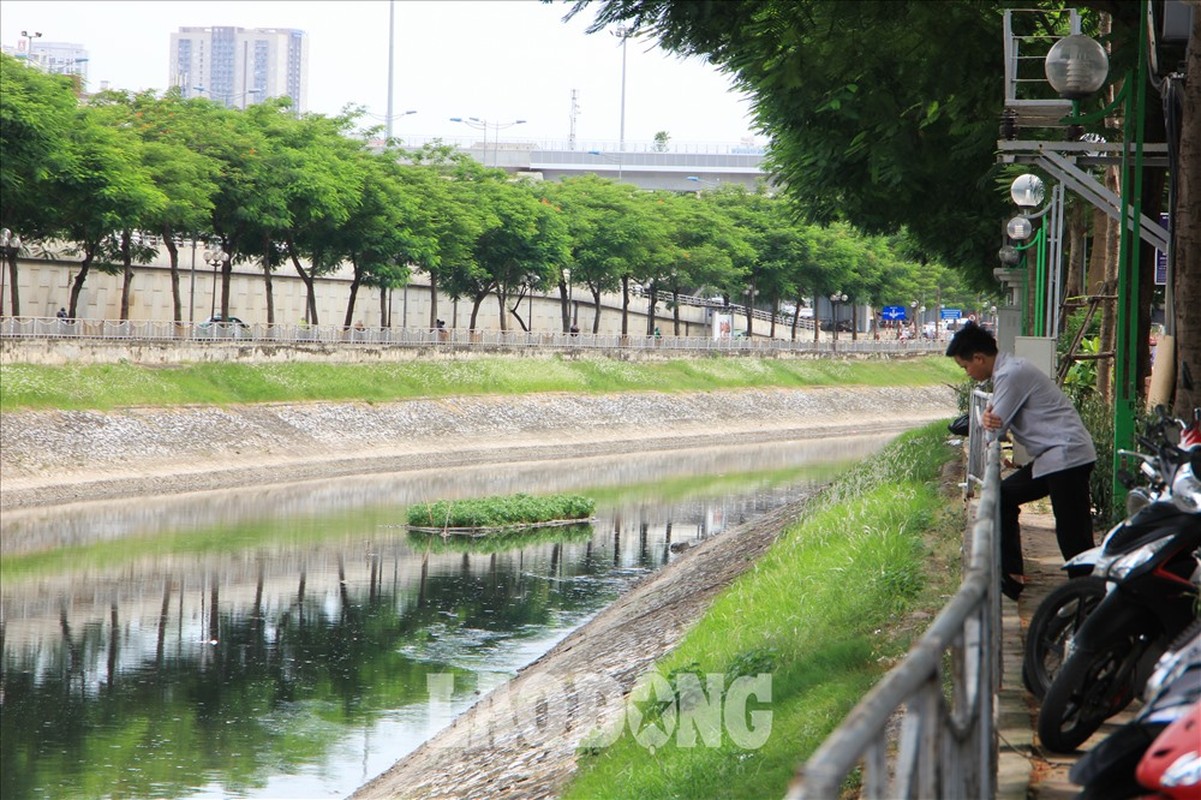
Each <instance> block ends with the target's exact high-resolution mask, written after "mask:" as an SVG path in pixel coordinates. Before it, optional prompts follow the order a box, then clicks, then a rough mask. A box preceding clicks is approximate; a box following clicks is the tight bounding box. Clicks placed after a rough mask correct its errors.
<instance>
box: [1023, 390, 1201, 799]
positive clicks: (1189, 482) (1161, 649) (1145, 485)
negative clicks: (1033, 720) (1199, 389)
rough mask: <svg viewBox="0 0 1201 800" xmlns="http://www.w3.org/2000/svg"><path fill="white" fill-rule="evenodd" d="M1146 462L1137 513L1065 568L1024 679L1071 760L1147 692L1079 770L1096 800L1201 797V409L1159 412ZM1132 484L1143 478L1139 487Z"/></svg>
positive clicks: (1040, 613)
mask: <svg viewBox="0 0 1201 800" xmlns="http://www.w3.org/2000/svg"><path fill="white" fill-rule="evenodd" d="M1139 444H1140V445H1141V446H1142V447H1143V448H1145V450H1146V451H1147V452H1133V451H1122V453H1123V455H1126V456H1128V457H1130V458H1134V459H1137V460H1138V461H1139V462H1140V466H1139V470H1140V474H1141V477H1142V481H1143V482H1142V485H1139V486H1131V489H1130V493H1129V495H1128V501H1127V512H1128V516H1127V517H1126V519H1124V520H1122V521H1121V522H1120V523H1118V524H1117V525H1115V526H1114V527H1113V528H1112V529H1111V530H1110V531H1109V532H1108V533H1107V534H1106V535H1105V537H1104V538H1103V540H1102V543H1101V545H1100V546H1099V547H1096V548H1093V549H1092V550H1090V551H1088V552H1086V553H1081V554H1080V555H1078V556H1076V557H1075V558H1073V559H1071V560H1069V561H1068V562H1067V563H1066V564H1064V566H1063V569H1064V571H1065V572H1066V573H1067V575H1068V576H1069V578H1070V579H1069V580H1068V581H1067V582H1066V583H1064V584H1063V585H1062V586H1060V587H1058V588H1057V589H1055V590H1054V591H1053V592H1051V593H1050V594H1049V595H1048V596H1047V597H1046V598H1045V599H1044V600H1043V602H1042V603H1041V604H1040V605H1039V607H1038V609H1037V611H1036V612H1035V614H1034V616H1033V617H1032V618H1031V621H1030V626H1029V629H1028V632H1027V636H1026V648H1025V661H1024V663H1023V668H1022V678H1023V681H1024V682H1025V684H1026V687H1027V688H1028V689H1029V690H1030V691H1031V693H1032V694H1034V695H1035V696H1036V697H1038V698H1039V699H1040V700H1042V707H1041V709H1040V711H1039V716H1038V735H1039V738H1040V740H1041V741H1042V744H1043V746H1044V747H1045V748H1047V749H1048V750H1052V751H1055V752H1062V753H1067V752H1071V751H1073V750H1075V749H1076V748H1077V747H1079V746H1080V745H1081V744H1083V743H1084V742H1085V741H1086V740H1087V739H1088V738H1089V737H1090V736H1092V734H1093V733H1095V732H1096V731H1097V730H1098V729H1099V728H1100V727H1101V725H1102V724H1103V723H1104V722H1105V721H1106V720H1107V719H1109V718H1110V717H1112V716H1114V715H1115V714H1117V713H1119V712H1120V711H1122V710H1123V709H1125V708H1126V707H1127V706H1128V705H1130V703H1131V702H1132V701H1133V700H1134V699H1135V698H1136V697H1138V696H1139V695H1140V693H1141V696H1142V699H1143V703H1144V705H1143V706H1142V708H1141V709H1140V711H1139V712H1138V714H1137V715H1136V717H1135V718H1134V720H1133V721H1132V722H1130V723H1129V724H1127V725H1124V726H1122V727H1121V728H1119V729H1118V730H1117V731H1116V732H1115V733H1114V734H1112V735H1111V736H1109V737H1107V738H1106V739H1105V740H1104V741H1103V742H1102V743H1101V744H1099V745H1098V746H1096V747H1094V748H1093V749H1092V750H1090V751H1089V752H1088V753H1087V754H1086V755H1085V756H1084V757H1083V758H1081V760H1080V761H1079V762H1077V764H1076V765H1075V767H1074V768H1073V770H1072V772H1071V776H1070V777H1071V778H1072V780H1073V782H1075V783H1077V784H1080V785H1082V786H1083V787H1084V791H1083V792H1082V794H1081V797H1086V798H1125V797H1151V798H1192V799H1193V800H1201V621H1198V616H1199V613H1198V612H1199V611H1201V600H1199V597H1198V595H1199V590H1201V410H1197V411H1195V412H1194V415H1193V419H1192V420H1191V421H1190V422H1188V423H1185V422H1184V421H1181V420H1175V419H1172V418H1171V417H1169V416H1168V415H1167V413H1166V412H1165V411H1164V410H1162V409H1160V410H1159V416H1158V419H1157V421H1156V422H1155V423H1154V424H1153V425H1152V426H1151V428H1150V430H1149V431H1148V435H1146V436H1141V437H1139ZM1131 483H1133V481H1132V480H1131Z"/></svg>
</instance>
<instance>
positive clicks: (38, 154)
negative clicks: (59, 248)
mask: <svg viewBox="0 0 1201 800" xmlns="http://www.w3.org/2000/svg"><path fill="white" fill-rule="evenodd" d="M0 86H3V91H0V227H4V228H8V229H10V230H12V231H13V232H14V233H17V234H19V235H21V236H23V237H24V238H25V239H27V240H28V239H30V238H44V237H46V236H47V235H49V234H50V233H52V231H51V230H50V229H49V227H48V225H49V223H50V219H51V215H50V214H49V211H50V208H51V207H50V205H49V204H48V202H47V187H48V185H49V184H50V182H51V180H52V176H54V175H56V174H61V173H63V172H65V171H68V170H70V169H71V159H72V158H73V155H74V151H73V150H72V149H71V148H70V147H69V146H68V142H67V131H68V130H70V127H71V122H72V120H73V119H74V114H75V106H76V98H75V93H74V92H73V91H72V88H71V84H70V82H69V81H68V80H67V79H66V77H65V76H61V75H54V76H51V75H46V74H44V73H43V72H41V71H40V70H36V69H30V68H29V67H27V66H25V65H24V64H22V63H21V62H20V61H18V60H17V59H15V58H13V57H12V56H9V55H5V54H0ZM8 267H9V271H10V277H11V279H10V280H9V287H10V289H9V291H10V293H11V294H10V296H11V298H12V302H11V305H10V308H11V309H12V313H13V315H17V314H20V313H21V307H20V305H21V304H20V295H19V293H18V291H17V259H16V256H15V255H14V256H13V258H12V259H11V260H10V261H9V264H8ZM3 268H4V265H2V264H0V269H3ZM3 307H4V299H3V298H0V313H2V312H3Z"/></svg>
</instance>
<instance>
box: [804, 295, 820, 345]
mask: <svg viewBox="0 0 1201 800" xmlns="http://www.w3.org/2000/svg"><path fill="white" fill-rule="evenodd" d="M817 298H818V294H817V292H814V293H813V341H815V342H819V341H821V328H822V325H821V320H819V319H818V318H817ZM798 311H799V307H798Z"/></svg>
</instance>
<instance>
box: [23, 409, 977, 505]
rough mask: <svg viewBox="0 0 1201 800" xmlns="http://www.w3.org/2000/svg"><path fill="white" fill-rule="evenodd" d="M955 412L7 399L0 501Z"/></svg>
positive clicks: (853, 426) (566, 452)
mask: <svg viewBox="0 0 1201 800" xmlns="http://www.w3.org/2000/svg"><path fill="white" fill-rule="evenodd" d="M954 412H955V399H954V394H953V392H952V390H951V389H950V388H949V387H947V386H927V387H916V388H865V387H837V388H815V389H804V390H794V389H754V390H737V391H713V392H690V393H661V392H637V393H622V394H613V395H573V394H543V395H534V396H524V397H496V396H485V397H446V398H436V399H426V400H411V401H405V402H398V403H387V404H367V403H324V402H323V403H307V404H290V405H283V404H278V405H253V406H229V407H185V408H178V407H175V408H131V409H123V410H119V411H111V412H96V411H19V412H9V413H6V414H4V415H3V417H2V418H0V509H9V508H22V507H30V506H45V505H55V504H59V503H65V502H73V501H81V500H93V499H104V498H114V497H127V496H138V495H150V494H167V493H176V492H184V491H199V490H208V489H221V488H229V487H232V486H247V485H255V484H270V483H281V482H288V481H293V480H307V479H311V478H320V477H334V476H343V475H353V474H362V473H369V472H390V471H403V470H407V469H425V468H429V467H438V466H455V465H458V464H479V463H498V464H502V463H506V462H511V461H517V460H524V459H532V458H570V457H572V456H574V455H598V454H603V453H614V452H622V451H623V450H631V451H634V450H638V451H647V450H671V449H680V450H684V449H687V448H689V447H697V446H710V445H713V444H716V443H720V442H725V441H738V442H743V443H746V442H754V441H779V440H787V439H790V438H809V437H813V436H822V437H825V436H837V435H845V434H847V433H851V432H866V431H881V430H902V429H904V428H907V427H911V426H914V425H917V424H921V423H923V422H925V421H928V420H932V419H937V418H940V417H947V416H951V415H953V414H954Z"/></svg>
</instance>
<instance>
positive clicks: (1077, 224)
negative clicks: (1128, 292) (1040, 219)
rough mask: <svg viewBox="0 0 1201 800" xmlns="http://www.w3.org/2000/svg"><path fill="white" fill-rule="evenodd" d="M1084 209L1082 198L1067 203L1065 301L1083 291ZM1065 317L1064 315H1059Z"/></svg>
mask: <svg viewBox="0 0 1201 800" xmlns="http://www.w3.org/2000/svg"><path fill="white" fill-rule="evenodd" d="M1084 209H1085V203H1084V201H1083V200H1079V199H1075V200H1074V201H1073V202H1070V203H1068V215H1067V226H1066V227H1067V234H1068V264H1067V272H1066V273H1065V275H1064V278H1063V298H1064V300H1065V301H1066V300H1067V299H1069V298H1072V297H1078V296H1080V295H1081V294H1083V293H1084V288H1083V287H1084V279H1083V276H1084V236H1085V229H1084ZM1061 317H1065V321H1066V315H1061Z"/></svg>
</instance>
